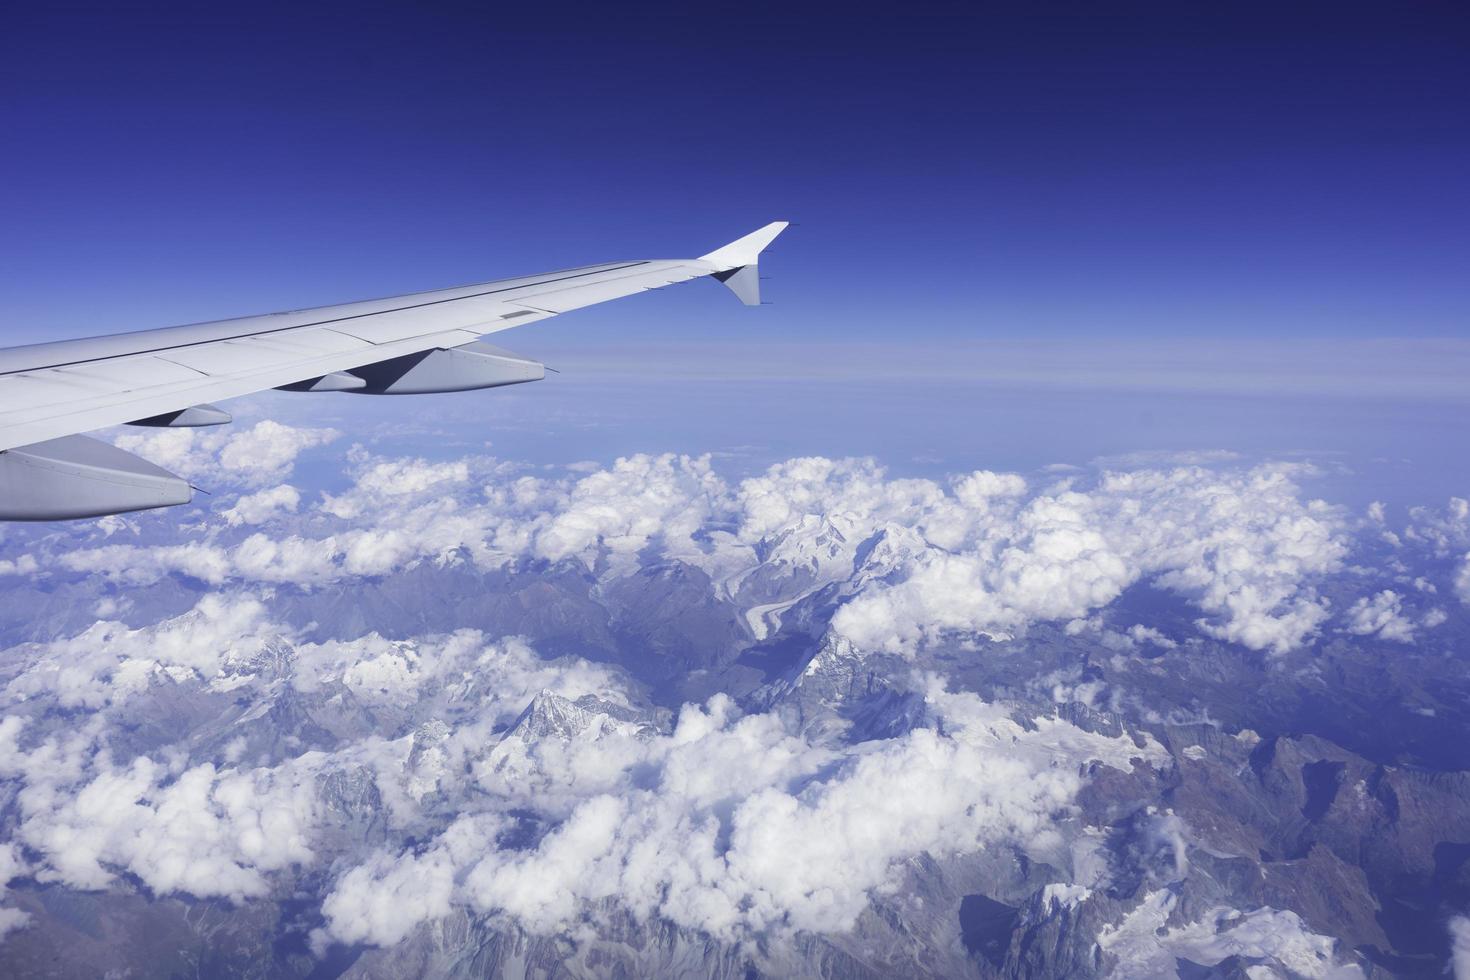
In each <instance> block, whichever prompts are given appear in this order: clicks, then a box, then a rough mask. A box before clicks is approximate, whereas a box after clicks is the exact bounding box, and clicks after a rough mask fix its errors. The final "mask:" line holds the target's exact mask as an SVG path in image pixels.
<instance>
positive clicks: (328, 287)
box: [0, 3, 1470, 491]
mask: <svg viewBox="0 0 1470 980" xmlns="http://www.w3.org/2000/svg"><path fill="white" fill-rule="evenodd" d="M1467 44H1470V18H1467V17H1466V16H1465V15H1464V13H1463V11H1460V10H1457V9H1456V8H1455V7H1454V6H1453V5H1450V4H1415V5H1391V4H1373V5H1361V6H1355V5H1350V4H1333V5H1300V6H1298V5H1293V6H1292V9H1290V10H1287V9H1283V7H1282V5H1279V4H1254V3H1245V4H1231V5H1228V6H1216V7H1212V8H1208V9H1205V8H1200V9H1190V8H1188V7H1186V6H1185V5H1180V4H1108V5H1094V4H1043V5H1027V6H1025V7H1022V6H1021V5H991V6H980V7H974V6H971V5H961V4H940V5H919V6H912V5H904V6H902V7H898V6H890V7H881V8H876V7H875V8H873V9H867V8H864V7H862V6H858V5H851V4H848V5H842V6H830V7H819V6H806V5H803V6H802V7H801V8H800V9H787V8H786V7H781V6H771V7H765V6H749V5H741V6H740V7H738V8H729V7H708V8H703V9H699V8H694V7H691V6H690V5H680V6H670V7H665V8H653V7H643V8H639V9H638V10H628V9H623V8H620V7H619V8H613V7H610V6H607V5H604V6H601V7H598V6H589V7H587V8H585V9H584V8H580V7H574V6H563V7H558V8H556V9H555V10H552V11H548V12H546V13H543V14H538V13H532V12H528V11H510V12H507V11H505V10H501V9H498V8H496V7H492V6H475V5H467V4H465V5H460V4H434V5H428V6H424V5H416V6H408V5H403V6H394V5H376V4H354V5H341V6H334V5H319V6H318V5H313V6H312V7H311V9H300V8H299V7H297V6H283V7H280V8H273V7H271V6H269V5H263V4H262V5H249V6H239V7H231V8H224V7H209V8H201V7H196V6H186V5H171V4H147V5H135V4H112V5H100V4H99V5H97V6H96V7H94V8H89V7H86V6H82V5H44V6H43V5H39V4H38V5H34V6H33V7H31V8H29V9H27V8H21V9H16V10H13V11H11V12H10V13H9V14H8V15H7V21H6V24H5V29H4V31H0V85H3V89H4V91H5V93H6V97H5V98H4V100H3V102H0V123H3V127H4V131H5V132H6V134H7V149H8V152H6V153H5V154H4V155H3V159H0V213H3V215H4V221H3V227H0V268H3V269H4V270H5V273H4V275H3V277H0V338H3V339H4V340H5V341H6V342H11V343H20V342H27V341H36V340H42V339H53V338H58V337H64V336H78V335H87V334H93V333H103V332H111V331H115V330H122V329H138V328H146V327H150V326H160V325H166V324H172V323H179V322H190V321H196V320H202V319H213V318H218V317H223V316H229V315H236V314H245V313H251V312H263V311H267V310H272V309H281V308H292V307H298V306H302V305H311V304H319V303H331V302H337V301H342V300H347V299H353V298H360V297H363V296H372V295H383V294H391V293H396V292H402V291H408V290H413V289H420V288H431V287H436V286H442V285H448V284H454V283H460V282H469V281H477V280H482V279H486V278H495V277H499V276H502V275H512V274H517V273H525V272H534V271H542V270H547V269H553V268H560V267H566V266H570V265H578V264H583V263H587V262H593V261H600V260H614V259H621V258H634V257H654V256H662V255H681V254H697V253H698V252H700V251H704V250H706V249H708V248H710V247H713V246H715V245H717V244H720V243H721V242H723V241H725V240H728V239H730V238H733V237H735V236H737V235H739V234H741V233H743V232H745V231H747V230H749V229H751V228H754V227H756V226H757V225H760V224H762V223H764V222H766V221H768V220H770V219H772V218H790V219H792V220H795V221H798V222H800V224H799V226H798V227H795V228H793V229H792V230H791V231H790V232H789V233H788V235H787V236H786V237H785V238H784V239H783V240H782V241H781V242H779V243H778V245H777V246H776V247H775V248H774V249H773V251H772V252H771V254H770V261H769V263H768V266H769V268H768V270H767V271H768V273H769V274H770V275H772V276H773V277H774V278H773V280H772V281H771V282H769V283H768V284H767V295H768V297H769V298H770V299H772V300H773V301H774V305H773V306H770V307H767V308H765V309H762V310H759V311H752V310H746V309H743V308H741V307H739V306H738V305H736V304H733V303H731V302H729V300H728V297H725V296H723V295H716V294H717V293H718V289H717V288H716V287H714V286H712V285H710V286H708V288H707V289H706V288H700V287H699V286H696V287H688V288H686V289H683V290H677V291H670V292H667V293H663V294H660V295H658V296H655V297H648V298H645V299H641V300H639V301H636V302H635V301H629V302H625V303H619V304H613V305H609V306H606V307H602V308H598V309H595V310H588V311H583V312H581V313H578V314H576V315H574V316H572V317H568V318H565V319H564V320H558V321H555V322H553V323H550V324H545V325H542V326H540V327H537V328H536V329H535V330H534V331H526V332H525V333H524V335H522V334H514V335H505V336H504V338H503V339H504V341H505V342H506V343H507V345H509V346H511V347H513V348H519V349H522V350H525V351H527V352H528V353H532V354H538V355H540V356H545V357H547V358H548V359H551V360H552V363H553V364H557V363H561V364H563V365H568V366H570V367H573V368H575V369H576V370H575V373H573V374H572V375H570V376H566V375H564V376H563V377H562V378H559V379H557V380H556V383H557V384H560V385H562V386H563V387H567V388H568V390H567V391H564V392H558V393H549V392H546V391H545V390H544V389H546V388H549V387H551V386H550V385H541V386H535V388H533V389H528V390H527V391H525V392H521V393H518V394H517V396H516V397H517V398H520V399H541V401H540V402H537V403H535V404H533V405H532V407H531V408H530V409H529V411H533V412H534V411H537V410H539V406H540V405H541V404H545V405H547V406H552V407H554V408H556V409H560V408H561V407H562V403H563V402H566V403H575V404H576V405H577V406H579V408H578V409H577V410H578V411H583V412H588V413H594V414H595V413H601V414H602V415H606V416H617V406H619V405H624V404H626V405H635V404H636V403H638V402H641V403H644V404H648V403H652V404H654V405H656V406H657V407H655V408H649V409H647V410H646V415H645V416H643V417H644V418H646V424H644V425H642V426H641V427H638V428H635V429H634V430H633V431H631V432H627V433H625V436H624V438H623V439H622V440H621V441H620V442H618V444H617V449H618V450H622V449H624V448H627V447H626V446H625V445H624V443H633V444H641V448H650V449H656V448H665V446H666V444H669V443H685V442H687V443H690V444H697V443H700V442H701V441H703V442H704V443H705V446H706V448H712V449H718V448H720V447H722V446H726V445H730V444H737V445H738V444H743V443H759V444H764V445H768V446H770V447H771V452H772V453H775V452H777V450H776V449H775V446H776V445H777V444H779V445H781V446H783V447H787V448H789V449H792V450H798V451H821V450H823V447H826V451H839V450H840V451H859V450H863V449H864V447H865V446H866V447H868V451H873V452H877V453H879V454H882V455H885V456H888V457H894V456H901V457H902V458H901V459H900V460H899V461H900V462H901V463H902V462H903V460H909V459H911V458H915V457H917V458H920V459H927V458H932V457H955V456H960V457H962V458H958V459H956V458H947V459H946V461H945V463H944V465H945V466H953V465H956V464H958V465H964V464H967V463H970V462H975V461H977V458H979V457H985V456H986V455H987V454H990V455H996V456H1001V457H1004V458H1002V459H999V460H996V461H994V465H1021V464H1023V463H1024V464H1028V465H1042V464H1043V463H1044V462H1046V461H1047V460H1049V459H1052V458H1053V457H1058V458H1064V459H1073V460H1075V459H1076V458H1078V457H1079V456H1085V455H1087V454H1089V453H1091V454H1101V453H1108V452H1116V451H1125V450H1128V449H1144V448H1161V447H1169V448H1178V447H1181V446H1208V447H1210V448H1231V449H1237V450H1244V451H1275V452H1293V451H1316V452H1335V453H1346V454H1349V455H1354V456H1358V457H1362V458H1363V459H1367V458H1370V457H1386V456H1389V455H1392V454H1393V453H1394V452H1395V451H1396V450H1398V449H1400V448H1403V447H1407V448H1408V449H1412V450H1415V451H1417V452H1418V456H1417V457H1416V458H1418V459H1420V460H1426V455H1425V450H1424V448H1423V447H1424V446H1425V445H1429V446H1435V445H1442V443H1437V442H1434V441H1432V440H1438V439H1439V438H1440V435H1441V433H1442V430H1443V428H1444V426H1445V425H1446V424H1448V423H1452V422H1453V420H1454V419H1455V418H1457V417H1463V410H1464V407H1465V406H1464V404H1463V402H1462V401H1460V400H1459V396H1457V394H1456V392H1455V391H1454V388H1455V382H1454V378H1455V377H1456V376H1457V375H1456V374H1455V370H1456V369H1457V368H1459V367H1460V366H1461V365H1463V364H1464V363H1465V362H1466V357H1467V347H1466V345H1465V341H1466V333H1467V330H1466V326H1467V312H1470V280H1467V278H1466V277H1465V275H1464V270H1465V269H1466V268H1470V236H1467V235H1466V233H1465V229H1466V228H1467V227H1470V190H1467V182H1466V180H1465V179H1464V175H1465V174H1466V173H1470V125H1467V123H1470V58H1467V57H1466V51H1467ZM704 285H708V284H701V286H704ZM1406 338H1407V339H1408V340H1406ZM705 344H710V345H714V346H711V347H708V348H705V347H703V346H702V345H705ZM671 345H674V346H676V347H677V348H678V349H677V350H676V351H673V352H671V351H670V350H669V348H670V346H671ZM1018 345H1019V347H1018ZM1027 345H1030V346H1027ZM956 348H959V349H961V351H962V353H961V354H958V355H954V354H951V353H950V352H951V351H953V350H955V349H956ZM1018 349H1020V350H1021V353H1019V354H1018V353H1017V351H1018ZM630 351H632V352H636V354H637V356H636V357H633V356H631V355H630V354H629V352H630ZM915 351H918V352H920V354H919V355H916V354H915V353H914V352H915ZM1160 352H1162V353H1160ZM854 361H857V362H860V363H858V364H857V365H856V366H854V364H853V363H852V362H854ZM1018 362H1019V363H1020V364H1021V368H1017V367H1016V365H1017V363H1018ZM926 363H933V364H934V365H936V369H938V368H939V367H941V366H942V368H943V373H944V374H945V375H946V377H945V378H944V383H945V385H947V386H948V387H946V388H943V389H942V390H941V389H936V388H935V387H934V386H933V385H930V384H926V382H925V378H924V365H925V364H926ZM630 364H631V367H630ZM793 364H794V365H799V368H800V369H799V370H797V371H796V372H795V373H797V374H801V375H811V374H813V373H815V374H821V373H822V372H823V371H829V372H835V373H837V374H839V375H841V376H842V377H841V378H839V379H836V380H833V379H827V380H820V379H812V378H810V377H808V378H807V380H806V381H804V382H796V381H793V382H791V384H794V385H799V387H798V388H796V389H794V390H793V389H792V388H790V387H780V386H778V388H779V390H777V391H775V392H772V393H768V394H767V395H766V396H763V397H761V398H760V400H759V405H757V406H756V408H755V409H754V410H753V416H752V415H749V414H746V413H750V412H751V409H750V408H749V402H750V400H751V398H752V397H754V396H752V395H751V394H750V391H751V390H752V389H749V388H742V387H741V386H740V385H739V384H738V383H736V384H730V385H726V386H723V387H721V388H720V389H719V393H711V392H710V391H705V392H704V393H703V394H702V395H701V396H700V398H699V399H684V398H683V395H681V394H680V389H679V383H678V381H677V380H676V379H677V376H678V375H679V373H680V372H681V371H684V370H685V369H687V370H688V371H689V372H691V373H699V374H710V373H713V374H719V373H721V372H722V371H723V372H724V373H725V374H726V375H728V376H731V377H733V378H734V380H735V381H736V382H738V381H739V380H740V379H746V378H750V377H752V376H757V377H758V376H760V375H762V374H763V373H765V372H767V371H769V372H770V373H773V374H776V375H779V376H788V375H790V374H791V373H792V365H793ZM834 364H835V365H837V366H836V367H833V365H834ZM895 365H899V366H900V367H899V368H895V367H894V366H895ZM644 366H646V367H647V370H648V372H649V375H650V377H651V378H652V380H650V381H648V382H646V384H645V383H644V382H643V381H641V380H640V379H639V377H638V372H639V371H640V370H642V369H643V367H644ZM972 368H973V370H971V369H972ZM1014 370H1021V374H1022V375H1023V377H1022V378H1021V379H1020V380H1016V379H1014V378H1012V379H1010V380H1009V381H1007V380H1006V377H1005V376H1006V374H1007V372H1013V371H1014ZM891 371H896V372H897V373H898V374H901V375H902V377H901V378H893V377H888V376H886V375H888V374H889V373H891ZM1078 372H1083V373H1085V374H1087V375H1088V377H1089V378H1091V380H1090V381H1087V382H1086V383H1073V384H1071V385H1070V386H1068V388H1067V390H1068V395H1067V397H1066V398H1065V399H1058V397H1057V396H1056V388H1057V382H1059V381H1061V382H1065V381H1067V380H1068V379H1072V380H1073V381H1076V376H1077V374H1078ZM1421 372H1422V373H1423V383H1420V373H1421ZM1140 373H1142V374H1146V375H1148V379H1152V380H1148V379H1140V378H1139V377H1138V375H1139V374H1140ZM1383 375H1386V376H1387V377H1388V382H1386V383H1384V382H1382V376H1383ZM1099 376H1101V377H1102V378H1103V381H1102V382H1099V381H1098V378H1099ZM1461 376H1462V375H1461ZM1171 377H1172V378H1174V379H1176V381H1175V382H1174V383H1169V379H1170V378H1171ZM1177 379H1183V380H1177ZM1222 379H1223V380H1222ZM1324 379H1325V382H1324ZM838 381H840V382H841V384H838V383H837V382H838ZM1002 382H1004V384H1003V383H1002ZM1099 383H1102V386H1103V387H1104V388H1107V389H1110V390H1111V394H1109V395H1108V396H1107V397H1106V398H1103V397H1098V398H1089V397H1088V396H1087V394H1086V392H1088V391H1091V390H1094V389H1095V388H1096V387H1097V385H1098V384H1099ZM1324 383H1325V384H1326V385H1327V387H1328V388H1331V389H1332V390H1330V391H1324V390H1323V384H1324ZM577 385H581V386H582V387H576V386H577ZM597 385H610V386H613V387H612V388H596V387H595V386H597ZM618 385H621V386H622V387H617V386H618ZM1007 385H1008V386H1007ZM1161 385H1162V389H1163V390H1161ZM1196 385H1200V386H1203V387H1202V388H1201V389H1200V390H1196V388H1195V387H1193V386H1196ZM645 387H652V388H653V389H655V390H653V391H651V392H650V391H645V390H643V389H644V388H645ZM1120 387H1122V388H1123V389H1126V390H1124V391H1121V392H1120V391H1118V390H1116V389H1118V388H1120ZM1222 387H1223V388H1224V389H1225V390H1223V391H1221V390H1219V389H1221V388H1222ZM818 389H820V391H818ZM956 390H958V392H959V393H958V394H956V393H955V391H956ZM813 391H818V393H817V394H816V395H815V396H813V395H812V392H813ZM485 397H486V399H487V400H486V401H482V402H476V403H475V405H474V406H473V407H466V408H465V411H470V412H472V413H474V412H479V411H482V408H481V406H491V408H492V410H494V406H493V405H492V403H491V401H489V400H488V399H493V398H495V397H499V396H497V395H496V394H494V393H492V394H491V395H487V396H485ZM721 399H724V400H723V401H722V400H721ZM1221 399H1223V401H1222V400H1221ZM1302 399H1305V401H1304V402H1303V401H1302ZM695 401H699V402H701V403H705V404H707V405H708V406H709V407H708V408H707V409H705V410H704V411H703V412H701V411H697V410H691V412H690V414H691V417H692V418H693V419H695V420H698V419H701V418H708V419H709V422H708V424H707V425H704V426H703V427H700V426H697V425H694V423H693V422H691V421H689V420H685V419H673V418H671V413H672V414H674V415H677V414H679V406H680V405H681V404H684V405H688V404H692V403H693V402H695ZM353 403H354V404H353V407H354V408H356V400H353ZM441 403H442V404H446V405H447V404H448V402H447V401H446V400H437V401H436V402H434V403H432V404H435V405H439V404H441ZM1110 406H1116V407H1110ZM341 407H342V406H340V405H336V404H334V405H333V411H338V410H339V409H340V408H341ZM388 407H391V408H392V409H394V410H401V409H402V407H403V406H402V405H401V404H398V403H396V402H395V403H394V404H392V405H391V406H388ZM385 410H386V408H385ZM435 410H438V409H435ZM569 410H570V409H569ZM446 411H447V409H446ZM735 416H740V417H755V418H766V419H767V423H768V424H765V425H763V426H762V427H761V429H760V431H758V432H756V433H753V434H749V433H741V432H738V431H731V430H732V429H733V428H734V427H733V425H732V422H731V419H732V417H735ZM635 417H636V413H635ZM627 418H628V416H627V415H626V414H625V415H624V416H623V423H613V422H608V424H624V425H626V419H627ZM604 421H606V420H604ZM691 425H694V430H693V431H689V430H690V427H691ZM1426 426H1427V428H1426ZM854 431H857V432H860V433H862V434H863V436H862V438H856V437H854V435H853V433H854ZM1456 431H1457V430H1456ZM916 432H920V433H925V434H926V435H924V436H923V437H916V436H915V435H914V433H916ZM987 432H988V433H991V435H990V436H988V437H986V438H980V435H982V434H984V433H987ZM1088 433H1092V435H1090V436H1089V435H1088ZM742 435H746V436H748V437H747V438H741V436H742ZM501 441H502V442H504V438H503V437H502V439H501ZM584 442H585V445H583V444H581V443H578V444H577V445H575V446H568V447H567V449H566V450H565V451H566V453H568V454H570V455H571V456H581V455H586V454H587V453H589V452H591V451H592V450H594V449H596V448H597V444H596V442H595V440H591V439H588V440H584ZM929 443H936V444H937V446H934V447H931V446H930V445H929ZM911 445H912V446H917V448H916V449H914V450H913V451H909V450H908V447H909V446H911ZM960 447H963V449H961V448H960ZM543 451H545V450H543ZM1428 454H1429V456H1442V455H1443V454H1440V453H1435V452H1433V451H1432V450H1431V451H1429V453H1428ZM981 461H983V460H981ZM915 465H920V464H915ZM1462 475H1463V474H1462V473H1460V472H1458V471H1453V467H1451V466H1450V465H1449V464H1447V463H1445V462H1443V461H1442V460H1436V461H1434V462H1433V465H1432V466H1427V468H1426V471H1425V474H1424V477H1423V480H1422V481H1421V482H1423V483H1424V484H1425V489H1432V490H1435V491H1438V490H1439V489H1441V485H1443V486H1450V485H1452V484H1455V483H1456V481H1458V480H1460V479H1461V477H1462Z"/></svg>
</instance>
